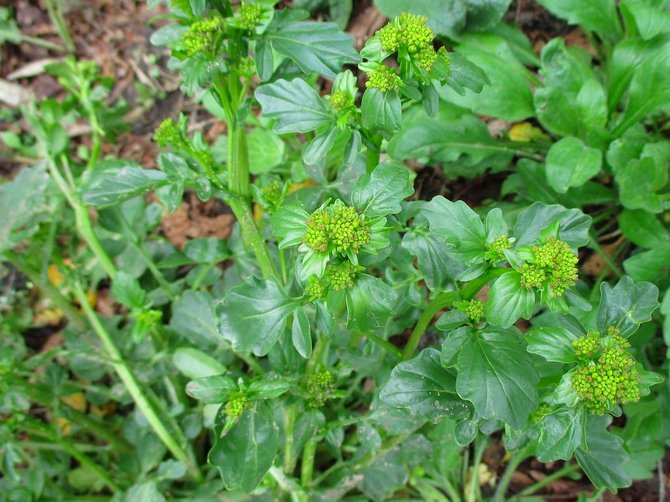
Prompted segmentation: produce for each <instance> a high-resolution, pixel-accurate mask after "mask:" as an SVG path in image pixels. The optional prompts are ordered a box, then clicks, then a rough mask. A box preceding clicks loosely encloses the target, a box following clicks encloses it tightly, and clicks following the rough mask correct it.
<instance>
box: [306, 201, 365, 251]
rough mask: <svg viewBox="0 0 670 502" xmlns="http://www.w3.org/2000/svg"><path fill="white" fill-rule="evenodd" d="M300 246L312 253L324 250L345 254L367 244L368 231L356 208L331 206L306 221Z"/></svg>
mask: <svg viewBox="0 0 670 502" xmlns="http://www.w3.org/2000/svg"><path fill="white" fill-rule="evenodd" d="M306 225H307V231H306V233H305V236H304V237H303V243H304V244H305V245H306V246H308V247H310V248H311V249H313V250H314V251H319V252H325V251H327V250H328V249H331V250H332V251H336V252H338V253H341V254H345V253H347V252H348V251H350V250H353V251H358V250H359V249H360V248H361V247H363V246H365V245H366V244H367V243H368V242H369V241H370V227H369V226H368V225H367V222H366V221H365V217H363V216H362V215H361V214H360V213H359V212H358V210H357V209H356V208H354V207H349V206H345V205H344V204H333V205H331V206H330V207H328V208H326V209H318V210H316V211H314V212H313V213H312V214H311V215H310V216H309V218H308V219H307V221H306Z"/></svg>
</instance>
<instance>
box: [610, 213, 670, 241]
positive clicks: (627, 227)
mask: <svg viewBox="0 0 670 502" xmlns="http://www.w3.org/2000/svg"><path fill="white" fill-rule="evenodd" d="M619 228H620V229H621V232H622V233H623V235H624V236H625V237H626V238H627V239H628V240H629V241H631V242H632V243H633V244H636V245H638V246H641V247H644V248H650V249H654V248H664V247H668V246H670V232H668V229H667V228H665V226H664V225H663V224H662V223H661V222H660V221H659V220H658V218H657V217H656V216H654V215H653V214H650V213H648V212H647V211H643V210H641V209H634V210H630V209H624V210H623V211H622V212H621V215H620V216H619Z"/></svg>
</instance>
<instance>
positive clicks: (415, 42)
mask: <svg viewBox="0 0 670 502" xmlns="http://www.w3.org/2000/svg"><path fill="white" fill-rule="evenodd" d="M427 20H428V19H427V18H426V17H425V16H418V15H416V14H410V13H408V12H405V13H403V14H401V15H400V17H399V18H398V24H399V27H400V28H399V30H398V31H399V38H400V45H402V46H404V47H405V48H406V49H407V52H409V53H410V54H419V53H421V52H422V51H424V50H425V49H427V48H430V49H431V50H432V45H431V44H432V43H433V39H434V38H435V35H433V30H431V29H430V28H429V27H428V25H427V24H426V22H427ZM433 52H434V51H433Z"/></svg>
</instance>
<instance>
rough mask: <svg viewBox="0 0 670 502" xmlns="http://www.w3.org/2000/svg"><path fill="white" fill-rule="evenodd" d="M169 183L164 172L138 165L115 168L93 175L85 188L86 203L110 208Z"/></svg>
mask: <svg viewBox="0 0 670 502" xmlns="http://www.w3.org/2000/svg"><path fill="white" fill-rule="evenodd" d="M168 183H169V180H168V177H167V175H166V174H165V173H164V172H162V171H155V170H150V169H144V168H142V167H140V166H138V165H125V166H123V167H121V168H118V167H113V168H108V169H104V170H101V171H97V172H94V173H93V176H92V178H91V179H90V180H89V181H88V183H87V184H86V186H85V187H84V188H83V198H84V202H87V203H89V204H91V205H92V206H95V207H108V206H113V205H115V204H118V203H120V202H123V201H125V200H128V199H130V198H132V197H137V196H138V195H142V194H143V193H146V192H149V191H151V190H156V189H157V188H160V187H162V186H165V185H167V184H168Z"/></svg>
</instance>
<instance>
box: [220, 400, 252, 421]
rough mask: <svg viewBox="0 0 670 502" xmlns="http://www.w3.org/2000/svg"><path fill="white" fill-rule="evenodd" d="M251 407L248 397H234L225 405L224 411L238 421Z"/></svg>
mask: <svg viewBox="0 0 670 502" xmlns="http://www.w3.org/2000/svg"><path fill="white" fill-rule="evenodd" d="M250 407H251V403H250V402H249V399H247V398H246V396H238V397H234V398H232V399H230V400H228V402H227V403H226V404H225V405H224V407H223V411H224V413H225V414H226V415H228V416H229V417H231V418H234V419H238V418H240V417H241V416H242V414H243V413H244V412H245V411H247V410H248V409H249V408H250Z"/></svg>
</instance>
